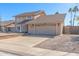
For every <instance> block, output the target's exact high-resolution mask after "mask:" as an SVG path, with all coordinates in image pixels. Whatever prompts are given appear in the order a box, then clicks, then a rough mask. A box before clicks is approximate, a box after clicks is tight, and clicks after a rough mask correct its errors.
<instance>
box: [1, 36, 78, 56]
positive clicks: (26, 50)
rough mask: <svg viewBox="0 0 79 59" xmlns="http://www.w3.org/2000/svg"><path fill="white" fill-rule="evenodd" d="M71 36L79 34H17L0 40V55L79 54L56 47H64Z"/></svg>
mask: <svg viewBox="0 0 79 59" xmlns="http://www.w3.org/2000/svg"><path fill="white" fill-rule="evenodd" d="M71 37H78V36H75V35H74V36H71V35H63V36H56V37H47V36H46V37H45V36H44V37H41V36H16V37H12V38H7V39H2V40H0V52H1V54H0V55H4V56H5V55H6V54H7V55H12V56H68V55H70V56H72V55H73V56H79V54H77V53H72V52H71V53H70V52H68V51H63V50H62V51H61V50H56V49H55V48H61V49H62V47H63V46H62V45H63V42H68V41H70V40H71ZM61 44H62V45H61ZM58 46H59V47H58ZM61 46H62V47H61ZM72 47H73V46H72ZM53 48H54V49H53Z"/></svg>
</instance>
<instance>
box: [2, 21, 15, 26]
mask: <svg viewBox="0 0 79 59" xmlns="http://www.w3.org/2000/svg"><path fill="white" fill-rule="evenodd" d="M13 23H14V20H9V21H2V22H1V26H7V25H10V24H13Z"/></svg>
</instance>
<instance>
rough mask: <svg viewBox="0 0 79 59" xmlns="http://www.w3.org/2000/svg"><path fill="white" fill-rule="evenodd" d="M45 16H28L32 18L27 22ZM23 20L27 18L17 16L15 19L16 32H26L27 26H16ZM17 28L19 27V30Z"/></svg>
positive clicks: (42, 14)
mask: <svg viewBox="0 0 79 59" xmlns="http://www.w3.org/2000/svg"><path fill="white" fill-rule="evenodd" d="M44 15H45V14H44V13H40V14H38V15H36V16H34V15H30V16H31V17H32V19H29V21H31V20H33V19H36V18H38V17H40V16H44ZM24 20H28V16H27V15H26V16H18V17H15V27H16V32H27V25H25V24H18V23H19V22H22V21H24ZM18 27H20V29H18Z"/></svg>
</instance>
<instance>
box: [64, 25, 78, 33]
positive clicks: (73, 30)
mask: <svg viewBox="0 0 79 59" xmlns="http://www.w3.org/2000/svg"><path fill="white" fill-rule="evenodd" d="M63 33H64V34H79V26H64V28H63Z"/></svg>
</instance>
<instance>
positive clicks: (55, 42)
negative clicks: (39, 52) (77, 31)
mask: <svg viewBox="0 0 79 59" xmlns="http://www.w3.org/2000/svg"><path fill="white" fill-rule="evenodd" d="M35 47H39V48H44V49H50V50H57V51H64V52H71V53H79V35H77V36H76V35H70V36H69V35H64V36H61V37H58V38H55V39H53V38H52V39H49V40H46V41H44V42H42V43H40V44H38V45H36V46H35Z"/></svg>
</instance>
